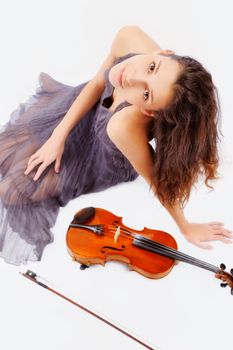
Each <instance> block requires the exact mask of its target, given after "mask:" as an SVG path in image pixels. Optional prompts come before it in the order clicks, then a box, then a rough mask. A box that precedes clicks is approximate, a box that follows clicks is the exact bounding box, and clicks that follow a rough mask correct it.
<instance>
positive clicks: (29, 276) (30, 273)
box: [20, 270, 155, 350]
mask: <svg viewBox="0 0 233 350" xmlns="http://www.w3.org/2000/svg"><path fill="white" fill-rule="evenodd" d="M20 274H21V275H22V276H24V277H26V278H27V279H29V280H30V281H32V282H34V283H36V284H38V285H39V286H41V287H43V288H45V289H47V290H48V291H50V292H52V293H54V294H56V295H58V296H59V297H61V298H63V299H65V300H66V301H68V302H69V303H71V304H73V305H75V306H76V307H79V308H80V309H82V310H83V311H85V312H87V313H89V314H90V315H92V316H94V317H96V318H98V319H99V320H100V321H102V322H104V323H106V324H107V325H109V326H110V327H112V328H114V329H116V330H117V331H119V332H121V333H123V334H124V335H126V336H127V337H129V338H130V339H132V340H134V341H136V342H137V343H139V344H140V345H142V346H143V347H144V348H146V349H149V350H155V348H154V347H151V346H150V345H148V344H146V343H145V342H143V341H142V340H140V339H138V338H136V337H135V336H134V335H132V334H130V333H129V332H126V331H125V330H124V329H122V328H120V327H119V326H117V325H115V324H114V323H112V322H110V321H108V320H107V319H106V318H104V317H102V316H100V315H98V314H97V313H95V312H93V311H92V310H90V309H88V308H86V307H85V306H83V305H81V304H79V303H77V302H76V301H74V300H72V299H70V298H68V297H67V296H65V295H63V294H61V293H59V292H58V291H56V290H55V289H52V288H50V287H49V286H47V285H46V284H44V283H42V282H40V281H38V280H37V278H38V277H39V276H37V274H36V273H35V272H33V271H31V270H27V271H26V272H25V273H22V272H20Z"/></svg>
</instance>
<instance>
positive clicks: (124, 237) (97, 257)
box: [66, 207, 233, 295]
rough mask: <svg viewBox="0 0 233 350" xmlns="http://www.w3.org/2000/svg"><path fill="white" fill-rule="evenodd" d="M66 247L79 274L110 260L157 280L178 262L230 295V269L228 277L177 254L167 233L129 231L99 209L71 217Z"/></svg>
mask: <svg viewBox="0 0 233 350" xmlns="http://www.w3.org/2000/svg"><path fill="white" fill-rule="evenodd" d="M66 245H67V250H68V252H69V254H70V255H71V257H72V259H73V260H74V261H78V262H79V263H80V264H81V266H80V268H81V269H82V270H84V269H85V268H87V267H89V266H90V265H93V264H101V265H105V263H106V261H109V260H114V261H121V262H123V263H126V264H128V266H129V269H130V270H134V271H136V272H138V273H140V274H142V275H143V276H145V277H148V278H161V277H164V276H166V275H167V274H168V273H169V272H170V271H171V270H172V268H173V266H174V265H175V264H176V263H177V262H178V261H182V262H185V263H188V264H191V265H195V266H197V267H200V268H203V269H205V270H209V271H211V272H213V273H215V277H216V278H218V279H220V280H221V281H222V282H221V287H226V286H227V285H228V286H229V287H230V288H231V294H232V295H233V269H231V270H230V273H228V272H226V271H225V270H226V266H225V265H224V264H223V263H222V264H220V267H217V266H214V265H212V264H209V263H207V262H205V261H202V260H199V259H196V258H194V257H192V256H190V255H187V254H184V253H182V252H180V251H178V247H177V243H176V241H175V239H174V237H173V236H172V235H170V234H169V233H167V232H165V231H161V230H152V229H149V228H146V227H145V228H144V229H143V230H141V231H139V230H135V229H132V228H130V227H127V226H125V225H124V224H123V222H122V217H118V216H116V215H114V214H113V213H111V212H109V211H107V210H105V209H102V208H94V207H88V208H83V209H81V210H79V211H78V212H77V213H76V214H75V215H74V217H73V220H72V221H71V223H70V225H69V227H68V230H67V233H66Z"/></svg>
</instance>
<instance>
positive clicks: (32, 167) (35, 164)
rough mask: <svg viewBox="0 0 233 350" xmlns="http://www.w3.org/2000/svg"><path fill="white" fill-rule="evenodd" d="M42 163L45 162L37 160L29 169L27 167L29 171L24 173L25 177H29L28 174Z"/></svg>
mask: <svg viewBox="0 0 233 350" xmlns="http://www.w3.org/2000/svg"><path fill="white" fill-rule="evenodd" d="M41 162H43V160H42V159H39V158H38V159H35V160H34V161H33V162H32V163H31V165H30V166H29V167H27V169H26V170H25V172H24V174H25V175H28V174H30V172H31V171H32V170H33V169H34V168H35V166H37V165H38V164H40V163H41Z"/></svg>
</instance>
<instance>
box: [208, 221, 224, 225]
mask: <svg viewBox="0 0 233 350" xmlns="http://www.w3.org/2000/svg"><path fill="white" fill-rule="evenodd" d="M209 225H211V226H214V225H220V226H222V225H224V223H223V222H221V221H211V222H209Z"/></svg>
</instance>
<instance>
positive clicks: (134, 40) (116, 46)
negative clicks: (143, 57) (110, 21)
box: [111, 25, 161, 57]
mask: <svg viewBox="0 0 233 350" xmlns="http://www.w3.org/2000/svg"><path fill="white" fill-rule="evenodd" d="M154 50H161V47H160V46H159V44H158V43H156V42H155V41H154V40H153V39H152V38H151V37H150V36H149V35H148V34H147V33H146V32H145V31H143V29H142V28H140V27H139V26H136V25H128V26H124V27H122V28H120V30H119V31H118V33H117V34H116V36H115V39H114V41H113V44H112V49H111V51H112V54H113V55H114V56H115V57H120V56H124V55H126V54H128V53H130V52H134V53H145V54H147V53H151V52H152V51H154Z"/></svg>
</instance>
